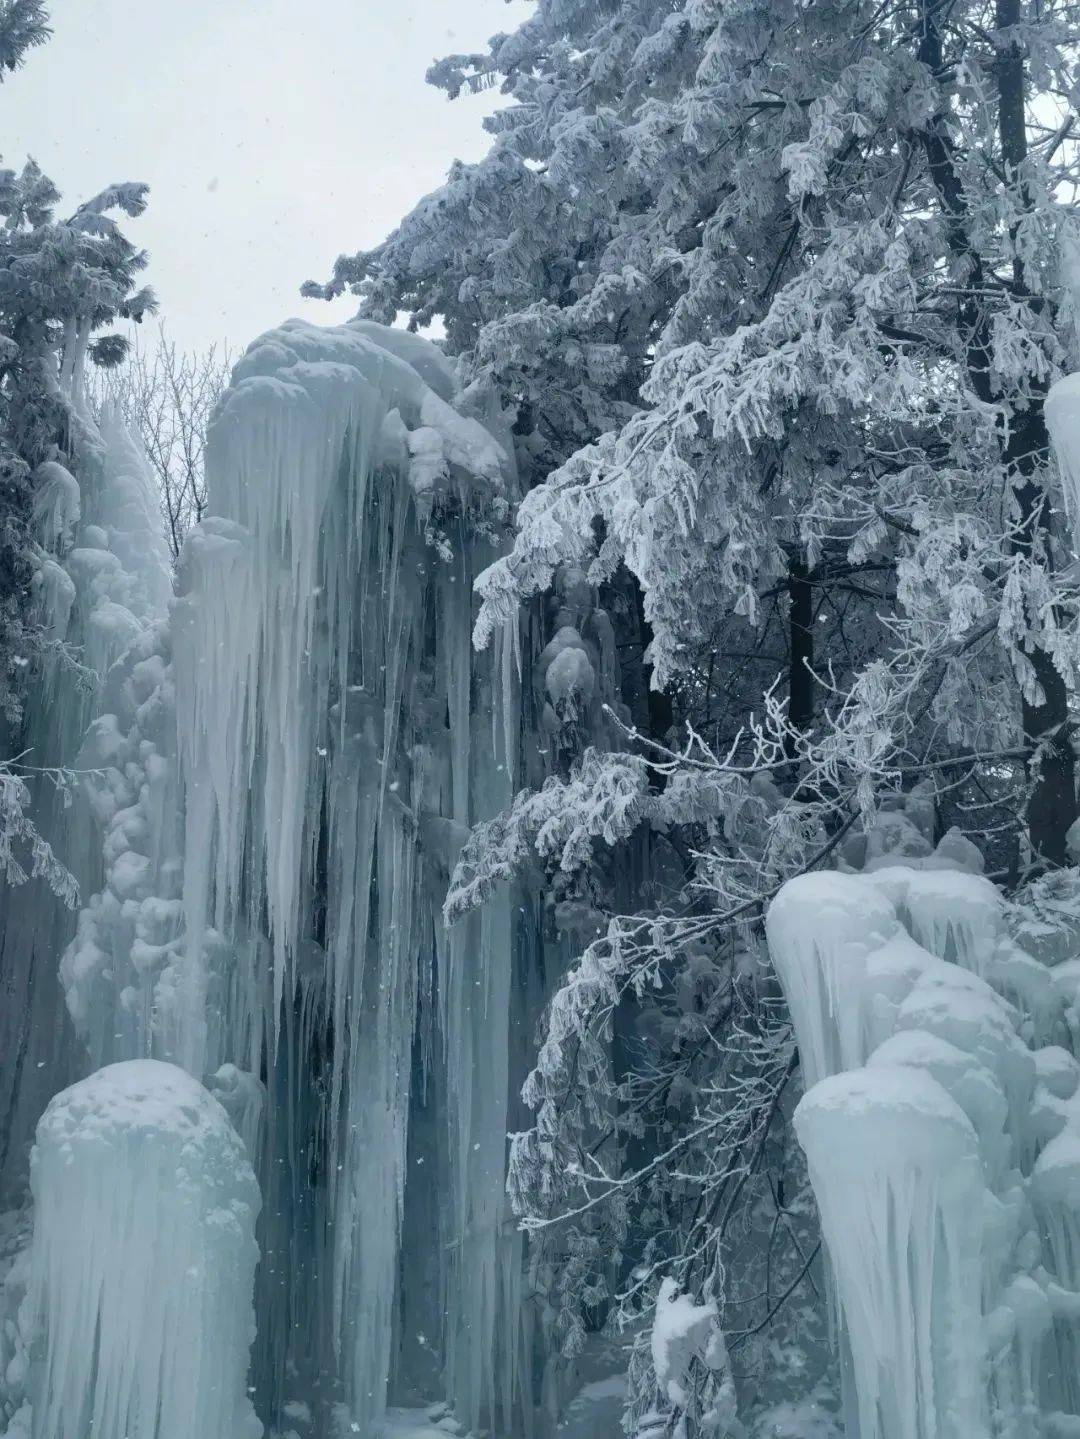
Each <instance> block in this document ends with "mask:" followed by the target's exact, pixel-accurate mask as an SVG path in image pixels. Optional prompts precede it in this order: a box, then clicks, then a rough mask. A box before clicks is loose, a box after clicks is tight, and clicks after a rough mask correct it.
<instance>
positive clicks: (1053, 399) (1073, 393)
mask: <svg viewBox="0 0 1080 1439" xmlns="http://www.w3.org/2000/svg"><path fill="white" fill-rule="evenodd" d="M1043 412H1044V414H1045V416H1046V428H1047V429H1048V430H1049V432H1050V444H1051V446H1052V447H1053V451H1054V459H1055V460H1056V461H1057V467H1058V473H1059V474H1060V475H1061V488H1062V491H1063V493H1064V496H1065V513H1066V515H1067V516H1068V520H1069V524H1070V526H1071V527H1072V530H1073V534H1074V536H1075V533H1076V527H1077V524H1078V523H1080V374H1073V375H1066V376H1065V377H1064V378H1063V379H1061V380H1057V381H1056V382H1055V383H1054V384H1052V385H1051V386H1050V389H1049V390H1048V391H1047V395H1046V400H1045V402H1044V407H1043Z"/></svg>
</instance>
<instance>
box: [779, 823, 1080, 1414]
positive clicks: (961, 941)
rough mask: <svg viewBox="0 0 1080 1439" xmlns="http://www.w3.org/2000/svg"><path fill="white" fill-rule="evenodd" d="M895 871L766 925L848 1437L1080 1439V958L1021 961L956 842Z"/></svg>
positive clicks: (897, 862) (823, 879)
mask: <svg viewBox="0 0 1080 1439" xmlns="http://www.w3.org/2000/svg"><path fill="white" fill-rule="evenodd" d="M901 828H902V826H901ZM908 838H910V836H908ZM894 839H895V836H894ZM908 849H910V853H906V852H903V851H905V850H908ZM885 852H887V853H891V855H892V859H893V862H892V864H891V865H888V864H881V863H878V864H875V863H874V859H875V850H874V846H871V845H868V846H867V847H866V848H865V849H864V851H863V855H862V857H863V859H864V860H865V861H866V868H865V870H863V871H861V872H856V871H854V869H853V867H852V866H850V865H849V866H847V868H848V871H849V872H847V873H820V874H809V875H804V876H802V877H800V878H798V879H795V880H792V881H790V882H789V883H788V884H787V885H785V887H784V888H783V889H782V890H781V892H780V893H779V894H778V895H777V897H776V899H775V900H774V901H773V904H772V906H771V908H770V911H769V914H768V917H767V925H766V928H767V933H768V940H769V947H770V951H771V954H772V958H773V962H774V965H775V967H776V970H777V973H778V975H779V977H780V980H781V983H782V985H783V987H784V991H785V994H786V996H787V998H788V1002H789V1005H790V1008H791V1013H792V1018H793V1022H794V1026H795V1033H796V1038H797V1042H798V1045H799V1053H800V1057H801V1061H802V1067H803V1073H804V1078H805V1081H806V1094H805V1097H804V1098H803V1100H802V1101H801V1103H800V1104H799V1106H798V1108H797V1110H796V1112H795V1128H796V1132H797V1134H798V1137H799V1140H800V1142H801V1144H802V1146H803V1148H804V1150H805V1151H806V1155H807V1161H808V1165H809V1170H810V1177H811V1182H812V1184H813V1188H814V1193H815V1196H816V1198H817V1202H818V1207H819V1211H820V1215H821V1224H822V1233H823V1237H824V1240H825V1244H826V1249H827V1252H828V1256H829V1272H830V1275H831V1280H832V1286H833V1291H834V1295H835V1308H836V1312H837V1319H838V1338H839V1347H840V1355H841V1369H842V1379H843V1383H844V1388H845V1395H844V1410H845V1423H846V1426H847V1432H848V1433H849V1434H852V1435H854V1434H858V1435H859V1439H978V1436H983V1435H987V1436H988V1435H994V1436H1003V1439H1023V1436H1029V1435H1035V1434H1038V1433H1045V1434H1054V1435H1063V1434H1073V1433H1080V1417H1077V1416H1080V1383H1078V1381H1077V1377H1076V1376H1077V1373H1078V1372H1080V1370H1078V1360H1080V1351H1078V1347H1077V1341H1078V1335H1080V1322H1078V1321H1080V1245H1078V1243H1077V1241H1078V1240H1080V1101H1078V1096H1077V1075H1078V1073H1080V1069H1078V1066H1077V1064H1076V1061H1075V1059H1074V1058H1073V1056H1072V1054H1071V1053H1070V1052H1069V1049H1068V1048H1066V1046H1071V1045H1072V1044H1073V1043H1074V1042H1075V1038H1076V1035H1075V1032H1074V1031H1075V1026H1071V1025H1070V1023H1069V1009H1068V999H1069V996H1070V995H1071V993H1072V990H1073V988H1074V986H1073V985H1072V982H1071V978H1070V966H1071V965H1075V961H1066V962H1065V963H1064V964H1062V965H1060V966H1058V968H1056V969H1048V968H1046V966H1045V965H1043V964H1041V963H1039V962H1038V961H1036V960H1035V959H1033V958H1032V957H1031V956H1030V955H1028V954H1026V953H1025V952H1024V951H1023V950H1021V949H1020V947H1019V946H1018V944H1017V943H1016V941H1015V940H1014V939H1013V937H1012V936H1011V935H1010V933H1009V930H1008V927H1007V924H1006V915H1005V910H1004V906H1003V903H1002V900H1001V897H1000V895H999V893H998V891H997V890H996V889H995V888H994V886H993V885H991V884H990V883H989V882H988V881H986V880H985V879H983V878H982V877H981V876H980V875H978V874H976V873H974V872H972V871H973V870H974V869H976V868H978V866H977V865H973V864H970V863H967V862H965V863H963V864H959V865H958V864H957V859H958V858H961V859H964V860H965V861H966V860H967V859H968V858H969V857H968V856H966V855H962V854H958V853H957V852H956V846H955V845H951V846H945V842H944V841H942V844H941V845H939V847H938V850H937V851H934V850H933V849H932V848H931V847H930V846H926V848H925V850H923V849H922V847H920V846H917V845H915V846H908V845H906V842H905V844H904V845H903V846H900V847H898V846H897V845H896V844H895V843H892V844H891V845H887V846H886V847H885ZM1059 970H1060V973H1059Z"/></svg>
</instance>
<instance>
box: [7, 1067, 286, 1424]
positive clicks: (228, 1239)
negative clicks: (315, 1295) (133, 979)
mask: <svg viewBox="0 0 1080 1439" xmlns="http://www.w3.org/2000/svg"><path fill="white" fill-rule="evenodd" d="M30 1174H31V1186H32V1189H33V1193H34V1238H33V1247H32V1251H31V1263H30V1274H29V1287H28V1292H27V1298H26V1301H25V1303H24V1307H23V1313H22V1316H21V1324H22V1327H23V1329H24V1331H25V1333H26V1335H27V1339H28V1350H29V1355H30V1392H31V1399H32V1410H33V1424H32V1430H31V1433H32V1439H87V1436H88V1435H109V1436H115V1439H120V1436H125V1439H192V1436H193V1435H198V1436H199V1439H259V1436H260V1435H261V1434H262V1425H261V1424H260V1423H259V1421H258V1420H257V1419H256V1417H255V1412H254V1410H253V1408H252V1405H251V1400H250V1399H249V1397H248V1393H247V1369H248V1349H249V1346H250V1344H251V1340H252V1338H253V1335H254V1314H253V1310H252V1286H253V1283H254V1277H255V1263H256V1259H257V1257H258V1251H257V1248H256V1244H255V1236H254V1230H255V1217H256V1215H257V1213H258V1210H259V1190H258V1186H257V1185H256V1183H255V1176H254V1174H253V1173H252V1169H251V1165H250V1163H249V1162H248V1159H247V1156H246V1154H245V1153H244V1149H243V1145H242V1144H241V1142H240V1140H239V1138H238V1137H237V1135H236V1133H235V1131H234V1129H233V1127H232V1125H231V1124H230V1123H229V1119H228V1117H227V1115H226V1114H225V1111H224V1110H223V1109H222V1108H221V1106H220V1105H219V1104H218V1103H217V1101H216V1100H215V1099H214V1098H213V1097H212V1096H211V1095H210V1094H208V1093H207V1091H206V1090H205V1089H204V1088H203V1087H202V1085H201V1084H199V1082H198V1081H197V1080H195V1079H193V1078H192V1077H191V1076H190V1075H189V1074H187V1073H185V1072H184V1071H183V1070H182V1069H178V1068H177V1067H176V1066H175V1065H171V1064H162V1063H160V1062H158V1061H157V1060H152V1059H142V1060H129V1061H126V1062H124V1063H120V1064H113V1065H108V1066H106V1068H104V1069H99V1070H98V1071H97V1072H96V1073H94V1074H92V1075H91V1076H90V1077H89V1078H88V1079H84V1080H81V1081H80V1082H79V1083H77V1084H75V1085H73V1086H72V1087H71V1088H70V1089H65V1090H64V1091H63V1092H62V1093H60V1094H58V1095H57V1096H56V1098H55V1099H53V1101H52V1102H51V1104H50V1105H49V1107H48V1109H47V1110H46V1111H45V1114H44V1115H43V1116H42V1119H41V1121H40V1123H39V1124H38V1128H37V1141H36V1144H35V1146H34V1151H33V1157H32V1161H31V1171H30Z"/></svg>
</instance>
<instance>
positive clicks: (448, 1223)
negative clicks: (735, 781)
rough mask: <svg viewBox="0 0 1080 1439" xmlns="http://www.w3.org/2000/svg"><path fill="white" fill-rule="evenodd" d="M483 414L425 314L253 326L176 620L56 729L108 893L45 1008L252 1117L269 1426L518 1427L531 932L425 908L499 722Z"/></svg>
mask: <svg viewBox="0 0 1080 1439" xmlns="http://www.w3.org/2000/svg"><path fill="white" fill-rule="evenodd" d="M499 434H500V420H499V417H498V414H497V413H496V412H495V411H493V410H491V409H490V408H489V409H488V410H486V411H485V413H484V414H483V416H482V417H481V416H480V415H479V414H477V413H471V412H469V406H468V404H467V403H466V402H464V401H463V400H462V398H461V397H460V396H459V395H458V393H457V389H456V382H455V379H454V376H453V373H452V371H451V368H450V366H449V365H448V363H447V361H446V360H445V359H444V357H443V355H442V354H441V352H440V351H439V350H438V349H437V348H436V347H434V346H432V345H430V344H428V343H427V342H425V341H423V340H421V339H419V338H417V337H415V336H411V335H408V334H406V333H404V332H401V331H396V330H387V329H385V328H383V327H381V326H378V325H374V324H369V323H366V322H359V321H358V322H353V323H351V324H348V325H343V326H340V327H335V328H328V329H320V328H317V327H314V326H311V325H308V324H304V323H301V322H298V321H291V322H289V323H288V324H286V325H285V326H283V327H282V328H281V329H280V330H277V331H274V332H272V333H270V334H268V335H265V336H263V337H262V338H261V339H260V340H258V341H256V342H255V343H254V344H253V345H252V346H251V347H250V348H249V349H248V351H247V353H246V354H245V355H244V356H243V358H242V359H241V360H240V362H239V364H238V365H237V366H236V369H235V372H234V375H233V381H232V386H231V388H230V389H229V390H228V391H227V393H226V395H225V397H224V399H223V401H222V403H221V405H220V406H219V409H218V412H217V414H216V416H215V418H214V420H213V422H212V425H211V431H210V435H209V439H208V449H207V456H208V458H207V473H208V486H209V494H210V506H209V512H208V514H207V516H206V518H205V519H204V520H203V522H202V524H201V525H199V526H198V527H196V529H195V530H194V531H193V532H192V533H191V534H190V535H189V537H188V539H187V542H186V545H185V548H184V551H183V554H182V556H181V559H180V564H179V570H178V577H177V587H176V588H177V594H176V599H175V600H174V602H173V608H172V613H171V619H170V622H169V623H168V624H167V625H158V626H157V627H156V628H150V629H148V630H147V631H146V632H145V633H142V632H140V633H139V634H138V635H135V636H133V637H132V641H133V642H132V643H131V644H130V645H129V647H128V648H127V650H126V653H125V654H124V656H123V658H122V659H121V660H120V661H119V662H118V663H116V664H114V665H112V667H111V669H110V670H109V673H108V677H107V680H106V682H105V685H104V701H103V704H102V705H99V707H98V708H99V711H100V712H99V714H98V716H97V718H96V719H95V720H94V721H93V723H92V724H91V725H90V728H89V730H88V732H87V734H86V738H85V741H84V742H83V745H82V750H81V757H80V764H81V766H82V767H83V768H85V769H86V770H88V771H92V773H91V774H90V775H89V777H88V779H87V786H86V787H87V791H88V794H89V796H90V802H91V805H92V808H93V813H94V817H95V819H96V821H97V823H98V825H99V826H100V827H101V830H102V832H103V834H104V840H103V845H102V846H100V852H101V854H102V878H103V882H102V881H101V880H99V881H98V883H97V884H96V885H95V886H92V887H91V890H89V891H88V892H87V894H86V895H85V903H84V908H83V910H82V912H81V914H80V916H79V920H78V928H77V933H76V935H75V937H74V939H73V940H72V942H71V943H70V945H69V946H68V949H67V952H66V954H65V955H64V958H63V963H62V966H61V977H62V981H63V985H64V989H65V994H66V1000H67V1006H68V1009H69V1012H70V1014H71V1016H72V1018H73V1019H74V1021H75V1023H76V1027H77V1028H78V1030H79V1032H80V1034H81V1035H82V1036H83V1038H84V1040H85V1042H86V1044H87V1047H88V1049H89V1052H90V1055H91V1057H92V1060H93V1062H94V1063H95V1064H98V1065H103V1064H110V1063H112V1062H114V1061H117V1060H124V1059H134V1058H144V1057H153V1058H155V1059H159V1060H164V1061H169V1062H170V1063H172V1064H174V1065H179V1066H181V1067H182V1068H183V1069H184V1070H186V1071H187V1072H188V1073H189V1074H190V1075H192V1076H194V1077H195V1078H198V1079H200V1080H202V1081H204V1083H205V1084H206V1085H207V1086H208V1087H209V1089H210V1090H212V1091H213V1093H214V1094H215V1095H216V1097H217V1098H218V1099H219V1100H220V1102H221V1104H222V1105H223V1106H224V1108H225V1109H226V1111H227V1112H228V1113H229V1115H230V1117H231V1118H232V1120H233V1123H234V1125H235V1126H236V1128H237V1130H238V1131H239V1133H240V1134H241V1135H242V1136H243V1137H244V1141H245V1145H246V1148H247V1150H248V1153H249V1155H250V1158H251V1161H252V1163H253V1164H254V1166H255V1170H256V1173H257V1175H258V1178H259V1183H260V1186H261V1189H262V1195H263V1209H262V1215H261V1218H260V1221H259V1227H258V1240H259V1245H260V1249H261V1253H262V1260H261V1263H260V1266H259V1273H258V1278H257V1288H256V1312H257V1314H258V1317H259V1318H258V1332H257V1336H256V1340H255V1346H254V1351H253V1379H254V1384H255V1391H256V1404H257V1407H258V1408H259V1411H260V1413H261V1414H263V1415H264V1416H265V1417H267V1418H268V1419H269V1420H270V1421H271V1422H274V1421H276V1420H277V1418H278V1416H280V1415H282V1414H283V1413H284V1412H285V1409H286V1408H287V1407H288V1406H289V1405H295V1404H296V1403H301V1402H302V1403H308V1404H310V1403H314V1404H316V1406H320V1405H321V1406H322V1412H323V1414H324V1419H323V1420H322V1421H320V1422H330V1421H329V1420H328V1419H326V1418H325V1416H326V1415H331V1414H338V1415H348V1417H349V1422H350V1423H355V1424H359V1425H360V1426H361V1429H362V1432H368V1431H369V1429H370V1426H371V1424H372V1423H373V1422H374V1421H375V1420H376V1419H377V1418H378V1416H379V1415H380V1414H381V1412H382V1410H383V1408H384V1406H385V1404H386V1402H387V1398H388V1396H390V1395H393V1396H397V1397H399V1398H400V1399H403V1400H405V1401H408V1402H418V1401H422V1400H426V1401H428V1402H430V1400H432V1399H433V1398H442V1397H445V1398H446V1399H448V1400H449V1401H450V1402H451V1403H452V1404H453V1406H454V1410H455V1413H456V1414H457V1416H458V1418H459V1420H460V1421H461V1422H462V1423H463V1424H466V1425H469V1426H471V1427H474V1428H478V1427H492V1426H493V1425H499V1426H505V1427H506V1428H509V1427H510V1426H511V1425H512V1424H513V1425H515V1426H517V1427H520V1424H521V1422H523V1420H522V1418H521V1414H522V1409H523V1406H524V1405H526V1403H527V1400H526V1397H525V1395H524V1394H523V1392H522V1372H523V1366H522V1362H521V1361H522V1358H523V1356H524V1352H525V1348H526V1345H527V1344H528V1342H529V1334H528V1330H527V1325H526V1320H525V1315H524V1312H523V1306H522V1301H521V1295H520V1292H519V1288H520V1274H521V1258H520V1238H519V1236H518V1234H517V1232H516V1229H515V1227H514V1224H513V1222H512V1220H511V1219H510V1217H509V1215H508V1212H507V1209H506V1201H505V1198H504V1170H505V1144H506V1140H505V1135H506V1131H507V1129H508V1127H509V1124H508V1104H509V1099H510V1095H511V1091H512V1088H513V1087H514V1078H515V1076H514V1075H513V1074H512V1073H511V1057H510V1034H511V1030H512V1029H513V1028H514V1027H515V1026H517V1027H521V1026H523V1025H525V1024H527V1023H530V1022H531V1020H532V1014H533V1012H534V1009H535V1003H536V993H537V990H538V984H537V982H536V981H535V980H534V979H530V974H531V972H532V971H533V970H534V969H535V965H536V959H535V956H536V950H537V945H538V927H537V922H536V919H535V917H534V915H533V910H532V908H531V907H530V906H529V905H528V904H526V903H525V902H524V900H523V899H522V897H521V896H520V895H518V893H517V892H516V891H515V890H514V889H513V888H507V889H506V890H505V891H504V893H503V894H502V895H501V896H498V897H496V898H495V899H494V900H493V901H492V903H490V904H489V905H487V906H486V907H485V909H484V910H483V912H482V913H478V914H476V915H475V916H470V917H468V918H467V919H465V920H463V921H461V922H459V923H458V924H456V925H455V926H453V927H452V928H451V929H447V928H445V927H444V924H443V921H442V915H441V909H442V901H443V896H444V893H445V888H446V883H447V878H448V875H449V873H450V870H451V869H452V867H453V864H454V861H455V859H456V856H457V852H458V849H459V848H460V846H461V843H462V841H463V839H464V837H465V836H466V834H467V833H468V829H469V827H470V825H472V824H473V823H475V822H476V821H477V820H479V819H482V818H485V817H487V816H490V815H493V814H495V813H496V812H498V811H499V810H500V809H502V808H503V807H504V806H505V805H506V804H507V803H508V801H509V800H510V798H511V796H512V794H513V787H514V776H515V769H516V765H517V758H516V757H517V752H518V748H519V743H520V738H519V727H520V725H521V723H522V721H521V719H520V708H521V707H520V704H519V669H520V661H519V658H518V656H517V654H516V653H515V648H516V645H515V636H514V633H513V631H512V629H508V630H507V633H506V635H505V637H504V640H503V641H502V642H501V643H500V644H498V645H496V646H495V647H493V648H492V649H491V650H489V651H488V652H486V653H485V654H483V655H477V654H476V653H475V652H474V651H473V648H472V644H471V630H472V623H473V598H472V586H473V580H474V578H475V576H476V574H477V573H478V572H479V570H480V569H482V568H483V567H484V566H485V565H486V564H487V563H489V561H490V559H491V558H492V556H493V555H494V554H495V553H496V544H497V538H496V537H497V536H498V534H499V533H500V530H501V527H502V525H503V522H504V520H505V518H506V516H507V514H508V510H509V506H510V504H511V503H512V500H513V498H514V483H515V477H514V474H513V470H512V465H511V462H510V460H509V458H508V453H509V449H510V446H509V444H508V443H507V444H505V445H504V444H501V443H500V441H499V438H498V437H499ZM507 439H508V437H507ZM93 890H96V892H93ZM530 987H531V988H530ZM527 992H531V993H532V995H533V998H532V999H531V1000H529V1001H526V999H525V998H524V996H525V994H526V993H527ZM530 1004H531V1005H532V1006H533V1010H530V1009H529V1005H530ZM335 1422H336V1421H335ZM162 1432H163V1433H164V1431H162ZM207 1439H226V1436H225V1435H224V1434H222V1435H220V1436H219V1435H218V1434H217V1432H216V1431H215V1432H214V1433H212V1434H211V1433H210V1432H209V1431H208V1433H207ZM227 1439H233V1436H232V1435H231V1434H230V1435H229V1436H227Z"/></svg>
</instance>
